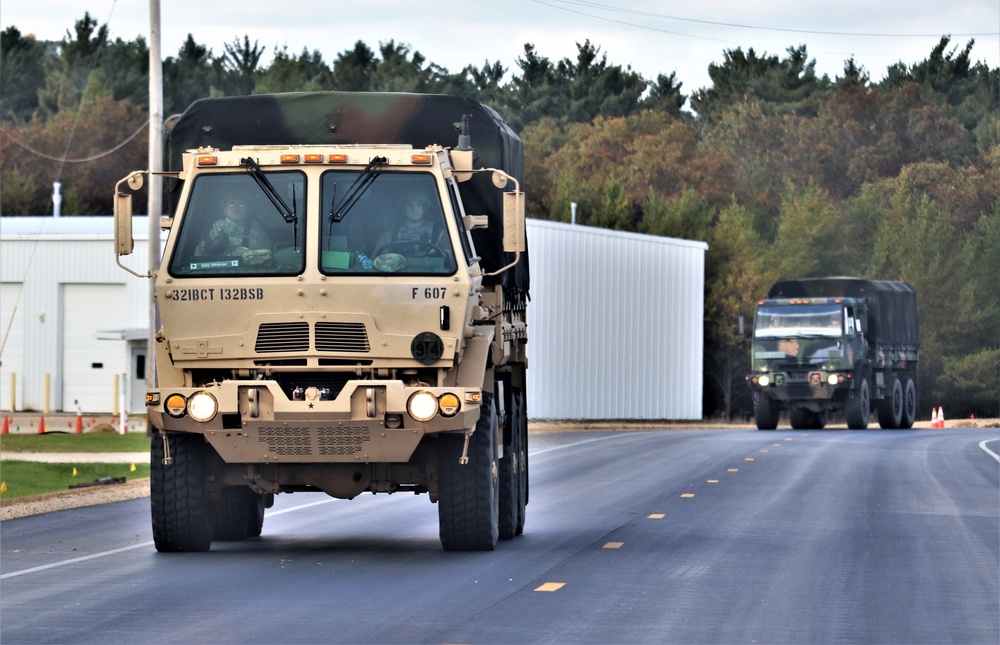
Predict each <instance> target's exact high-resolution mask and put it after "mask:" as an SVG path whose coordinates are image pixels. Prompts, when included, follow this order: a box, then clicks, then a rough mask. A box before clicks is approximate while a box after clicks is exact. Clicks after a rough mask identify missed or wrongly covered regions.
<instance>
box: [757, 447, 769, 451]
mask: <svg viewBox="0 0 1000 645" xmlns="http://www.w3.org/2000/svg"><path fill="white" fill-rule="evenodd" d="M757 452H767V448H762V449H761V450H758V451H757Z"/></svg>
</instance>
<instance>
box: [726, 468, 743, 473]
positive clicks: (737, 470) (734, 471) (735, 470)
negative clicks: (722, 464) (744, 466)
mask: <svg viewBox="0 0 1000 645" xmlns="http://www.w3.org/2000/svg"><path fill="white" fill-rule="evenodd" d="M726 472H727V473H738V472H740V469H739V468H728V469H726Z"/></svg>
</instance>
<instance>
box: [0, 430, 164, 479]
mask: <svg viewBox="0 0 1000 645" xmlns="http://www.w3.org/2000/svg"><path fill="white" fill-rule="evenodd" d="M0 451H3V453H4V454H3V456H4V457H6V458H8V459H11V458H15V457H16V454H14V453H18V452H148V451H149V437H147V436H146V433H144V432H127V433H125V434H118V433H116V432H91V433H82V434H75V433H65V432H47V433H45V434H6V435H0ZM8 485H9V484H8Z"/></svg>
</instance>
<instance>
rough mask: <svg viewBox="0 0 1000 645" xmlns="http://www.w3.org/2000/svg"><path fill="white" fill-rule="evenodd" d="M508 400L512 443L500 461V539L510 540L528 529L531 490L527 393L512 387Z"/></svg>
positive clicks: (508, 428)
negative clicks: (527, 473)
mask: <svg viewBox="0 0 1000 645" xmlns="http://www.w3.org/2000/svg"><path fill="white" fill-rule="evenodd" d="M508 391H509V392H510V400H509V401H508V402H507V405H506V408H507V428H506V432H509V433H510V438H511V439H510V446H509V447H508V448H506V449H504V456H503V458H502V459H501V460H500V539H501V540H510V539H513V538H514V537H515V536H518V535H520V534H521V533H523V532H524V510H525V508H524V507H525V505H526V499H527V491H526V490H523V489H524V488H525V487H526V485H527V482H526V478H525V477H524V475H523V474H522V472H521V471H522V469H523V468H524V467H525V464H526V457H525V454H524V453H525V444H526V443H527V419H526V418H525V410H524V392H523V391H522V390H520V389H518V388H509V389H508Z"/></svg>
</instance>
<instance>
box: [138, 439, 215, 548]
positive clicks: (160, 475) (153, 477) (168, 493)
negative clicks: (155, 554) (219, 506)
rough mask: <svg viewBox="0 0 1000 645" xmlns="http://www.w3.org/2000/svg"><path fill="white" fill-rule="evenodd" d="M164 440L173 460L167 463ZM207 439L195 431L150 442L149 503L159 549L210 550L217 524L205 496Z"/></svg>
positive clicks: (154, 541)
mask: <svg viewBox="0 0 1000 645" xmlns="http://www.w3.org/2000/svg"><path fill="white" fill-rule="evenodd" d="M164 443H166V444H167V446H168V449H169V451H170V457H171V459H172V462H171V463H170V464H164V463H163V459H164V456H165V450H164ZM208 450H209V448H208V446H207V445H206V444H205V441H204V439H202V437H201V436H200V435H194V434H168V435H161V434H160V433H159V432H158V431H156V430H155V429H154V432H153V437H152V442H151V444H150V463H149V467H150V468H149V469H150V478H149V493H150V495H149V506H150V513H151V515H152V523H153V544H154V545H155V546H156V550H157V551H161V552H163V551H208V549H209V548H210V547H211V546H212V526H213V524H214V517H213V515H214V514H213V512H212V511H213V509H212V505H211V504H209V502H208V500H207V499H206V497H205V456H206V453H207V451H208Z"/></svg>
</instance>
